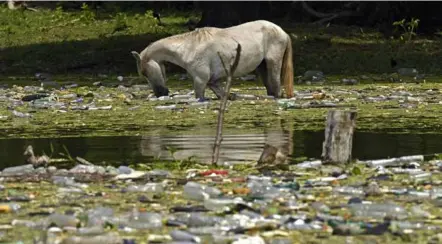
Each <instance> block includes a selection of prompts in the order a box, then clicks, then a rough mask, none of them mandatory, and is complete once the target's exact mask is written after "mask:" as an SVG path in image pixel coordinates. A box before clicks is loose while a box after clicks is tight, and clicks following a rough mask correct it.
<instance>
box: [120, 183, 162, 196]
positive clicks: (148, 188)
mask: <svg viewBox="0 0 442 244" xmlns="http://www.w3.org/2000/svg"><path fill="white" fill-rule="evenodd" d="M127 191H128V192H146V193H153V194H161V193H163V192H164V186H163V184H161V183H146V184H145V185H141V186H137V185H130V186H128V187H127Z"/></svg>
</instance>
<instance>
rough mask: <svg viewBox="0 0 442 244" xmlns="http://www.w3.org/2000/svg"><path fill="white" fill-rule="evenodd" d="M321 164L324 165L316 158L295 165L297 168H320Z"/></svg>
mask: <svg viewBox="0 0 442 244" xmlns="http://www.w3.org/2000/svg"><path fill="white" fill-rule="evenodd" d="M321 165H322V161H321V160H315V161H304V162H302V163H299V164H296V165H295V166H296V167H297V168H303V169H309V168H318V167H320V166H321Z"/></svg>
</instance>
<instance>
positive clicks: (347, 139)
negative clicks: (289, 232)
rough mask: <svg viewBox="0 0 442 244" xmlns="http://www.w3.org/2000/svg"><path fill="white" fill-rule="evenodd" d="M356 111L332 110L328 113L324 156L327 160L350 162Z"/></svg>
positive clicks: (323, 149)
mask: <svg viewBox="0 0 442 244" xmlns="http://www.w3.org/2000/svg"><path fill="white" fill-rule="evenodd" d="M356 114H357V113H356V112H353V111H340V110H330V111H329V112H328V115H327V124H326V128H325V140H324V143H323V148H322V158H323V160H324V161H326V162H332V163H348V162H350V160H351V150H352V145H353V131H354V126H355V119H356Z"/></svg>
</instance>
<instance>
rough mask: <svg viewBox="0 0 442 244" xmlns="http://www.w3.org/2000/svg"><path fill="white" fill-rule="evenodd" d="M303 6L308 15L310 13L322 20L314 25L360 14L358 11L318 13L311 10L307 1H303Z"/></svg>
mask: <svg viewBox="0 0 442 244" xmlns="http://www.w3.org/2000/svg"><path fill="white" fill-rule="evenodd" d="M301 5H302V7H303V8H304V10H305V11H307V13H309V14H311V15H313V16H315V17H317V18H322V19H320V20H318V21H315V22H314V23H313V24H323V23H325V22H328V21H331V20H333V19H336V18H341V17H348V16H354V15H358V14H359V13H358V12H357V11H341V12H337V13H321V12H318V11H316V10H314V9H313V8H311V7H310V6H309V5H308V4H307V3H306V2H305V1H302V2H301Z"/></svg>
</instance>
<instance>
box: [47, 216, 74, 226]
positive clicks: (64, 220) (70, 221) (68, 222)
mask: <svg viewBox="0 0 442 244" xmlns="http://www.w3.org/2000/svg"><path fill="white" fill-rule="evenodd" d="M48 220H49V222H50V223H53V224H55V225H56V226H58V227H60V228H63V227H67V226H68V227H77V225H78V224H79V222H80V221H79V220H78V219H77V218H75V217H74V216H70V215H65V214H58V213H53V214H51V215H49V217H48Z"/></svg>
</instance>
